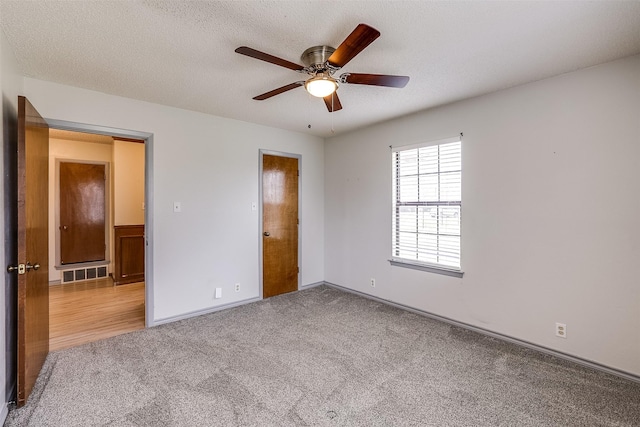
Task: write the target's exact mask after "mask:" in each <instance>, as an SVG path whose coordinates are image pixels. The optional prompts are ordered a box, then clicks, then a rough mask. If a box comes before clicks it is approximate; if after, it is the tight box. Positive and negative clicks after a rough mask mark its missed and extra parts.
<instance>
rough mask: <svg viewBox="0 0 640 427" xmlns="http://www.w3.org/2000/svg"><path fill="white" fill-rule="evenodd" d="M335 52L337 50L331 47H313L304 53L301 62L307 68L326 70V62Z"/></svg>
mask: <svg viewBox="0 0 640 427" xmlns="http://www.w3.org/2000/svg"><path fill="white" fill-rule="evenodd" d="M333 52H335V49H334V48H332V47H331V46H313V47H310V48H309V49H307V50H305V51H304V52H302V55H301V56H300V60H301V61H302V63H303V64H304V65H305V66H307V67H311V66H314V67H315V68H324V64H325V62H327V59H329V57H330V56H331V54H332V53H333Z"/></svg>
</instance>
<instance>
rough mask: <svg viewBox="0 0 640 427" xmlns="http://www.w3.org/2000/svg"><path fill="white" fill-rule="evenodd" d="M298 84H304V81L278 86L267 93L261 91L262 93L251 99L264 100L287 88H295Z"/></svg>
mask: <svg viewBox="0 0 640 427" xmlns="http://www.w3.org/2000/svg"><path fill="white" fill-rule="evenodd" d="M299 86H304V82H295V83H291V84H288V85H286V86H282V87H279V88H278V89H274V90H272V91H269V92H267V93H263V94H262V95H258V96H254V97H253V99H255V100H256V101H264V100H265V99H268V98H271V97H272V96H276V95H280V94H281V93H284V92H286V91H288V90H291V89H295V88H297V87H299Z"/></svg>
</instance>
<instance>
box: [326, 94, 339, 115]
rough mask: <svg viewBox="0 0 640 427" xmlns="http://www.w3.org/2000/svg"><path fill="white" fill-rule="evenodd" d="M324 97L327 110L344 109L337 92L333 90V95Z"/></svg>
mask: <svg viewBox="0 0 640 427" xmlns="http://www.w3.org/2000/svg"><path fill="white" fill-rule="evenodd" d="M322 99H324V105H326V106H327V110H329V112H330V113H333V112H334V111H338V110H342V104H341V103H340V99H339V98H338V93H337V92H333V93H332V94H331V95H327V96H325V97H324V98H322Z"/></svg>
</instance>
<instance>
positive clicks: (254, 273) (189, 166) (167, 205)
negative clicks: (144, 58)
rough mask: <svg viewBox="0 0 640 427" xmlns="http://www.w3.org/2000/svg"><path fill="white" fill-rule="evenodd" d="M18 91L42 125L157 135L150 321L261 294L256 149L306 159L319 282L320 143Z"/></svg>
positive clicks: (309, 277) (35, 87) (178, 113)
mask: <svg viewBox="0 0 640 427" xmlns="http://www.w3.org/2000/svg"><path fill="white" fill-rule="evenodd" d="M24 86H25V87H24V89H25V95H26V96H27V97H28V98H29V100H30V101H31V103H32V104H33V105H34V106H35V107H36V108H37V109H38V111H39V112H40V114H41V115H42V116H43V117H45V118H47V119H56V120H65V121H70V122H76V123H86V124H91V125H100V126H107V127H112V128H118V129H131V130H135V131H141V132H149V133H152V134H153V143H152V144H153V145H152V156H153V157H152V161H151V163H152V164H151V165H150V168H151V169H150V170H151V174H152V180H153V194H152V197H153V200H152V204H151V206H149V204H147V206H146V208H147V209H151V211H150V213H151V214H152V215H153V229H152V230H151V236H152V240H151V242H152V245H153V247H152V251H151V253H152V254H153V260H152V268H153V271H152V277H153V283H152V285H151V286H152V289H153V301H147V304H150V307H151V308H152V310H153V314H152V316H151V319H152V320H151V324H155V323H157V322H160V321H166V320H170V319H173V318H176V317H180V316H184V315H190V314H192V313H199V312H204V311H207V310H211V309H215V308H216V307H218V306H224V305H227V304H232V303H239V302H242V301H246V300H250V299H254V298H258V297H259V295H260V289H259V286H260V277H259V272H260V264H261V260H260V259H259V247H260V242H261V239H262V236H261V235H260V234H259V229H260V221H261V218H259V213H258V211H252V209H251V206H252V203H258V202H259V200H258V195H259V191H258V182H259V179H258V178H259V177H258V175H259V173H258V171H259V150H260V149H265V150H272V151H280V152H287V153H296V154H300V155H301V156H302V162H301V172H300V173H301V177H300V180H301V193H300V196H301V212H300V236H301V242H302V248H301V253H302V257H301V263H300V274H301V285H303V286H304V285H308V284H312V283H316V282H320V281H322V280H323V279H324V215H323V213H324V139H322V138H319V137H315V136H311V135H307V134H304V133H298V132H291V131H285V130H280V129H275V128H270V127H266V126H261V125H256V124H251V123H246V122H242V121H238V120H231V119H226V118H222V117H216V116H211V115H207V114H202V113H197V112H193V111H187V110H182V109H178V108H172V107H167V106H163V105H158V104H152V103H148V102H143V101H138V100H133V99H129V98H123V97H118V96H112V95H106V94H103V93H99V92H93V91H89V90H85V89H80V88H76V87H71V86H65V85H60V84H56V83H51V82H46V81H41V80H36V79H31V78H25V79H24ZM174 201H179V202H181V204H182V212H179V213H174V212H173V202H174ZM235 283H240V284H241V288H240V291H239V292H235V291H234V284H235ZM217 287H220V288H222V298H221V299H214V292H215V288H217Z"/></svg>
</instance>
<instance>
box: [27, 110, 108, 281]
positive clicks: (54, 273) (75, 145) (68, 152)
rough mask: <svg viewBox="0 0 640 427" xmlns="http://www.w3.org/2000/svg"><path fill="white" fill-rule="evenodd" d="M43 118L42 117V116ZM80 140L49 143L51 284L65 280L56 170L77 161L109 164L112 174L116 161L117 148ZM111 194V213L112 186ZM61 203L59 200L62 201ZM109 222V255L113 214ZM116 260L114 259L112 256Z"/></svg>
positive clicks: (51, 139) (57, 140) (58, 186)
mask: <svg viewBox="0 0 640 427" xmlns="http://www.w3.org/2000/svg"><path fill="white" fill-rule="evenodd" d="M36 108H37V107H36ZM41 114H42V113H41ZM78 136H79V139H78V140H71V139H56V138H50V139H49V281H50V282H56V281H59V280H60V278H61V274H60V271H59V270H57V269H56V265H58V266H59V264H60V263H59V261H58V260H59V254H58V252H59V251H58V248H59V243H58V241H57V239H56V235H57V234H58V226H57V225H56V216H58V212H59V209H58V208H57V207H56V198H57V193H58V191H59V188H60V181H59V180H58V174H59V172H58V169H57V168H56V161H57V160H74V161H90V162H100V163H106V164H107V167H106V170H107V173H109V170H110V168H109V166H110V164H111V161H112V159H113V145H112V144H102V143H97V142H87V141H84V140H82V134H81V133H78ZM106 190H107V192H108V199H109V200H110V202H109V203H108V206H107V209H110V208H111V205H113V197H112V195H111V193H112V192H111V191H110V186H109V185H107V188H106ZM58 200H59V199H58ZM107 221H108V223H109V230H110V232H109V234H110V236H109V238H108V241H109V244H108V246H109V248H108V250H109V251H113V236H112V235H113V214H109V215H107ZM111 259H113V256H111ZM108 270H109V272H112V271H113V265H112V264H109V267H108Z"/></svg>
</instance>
